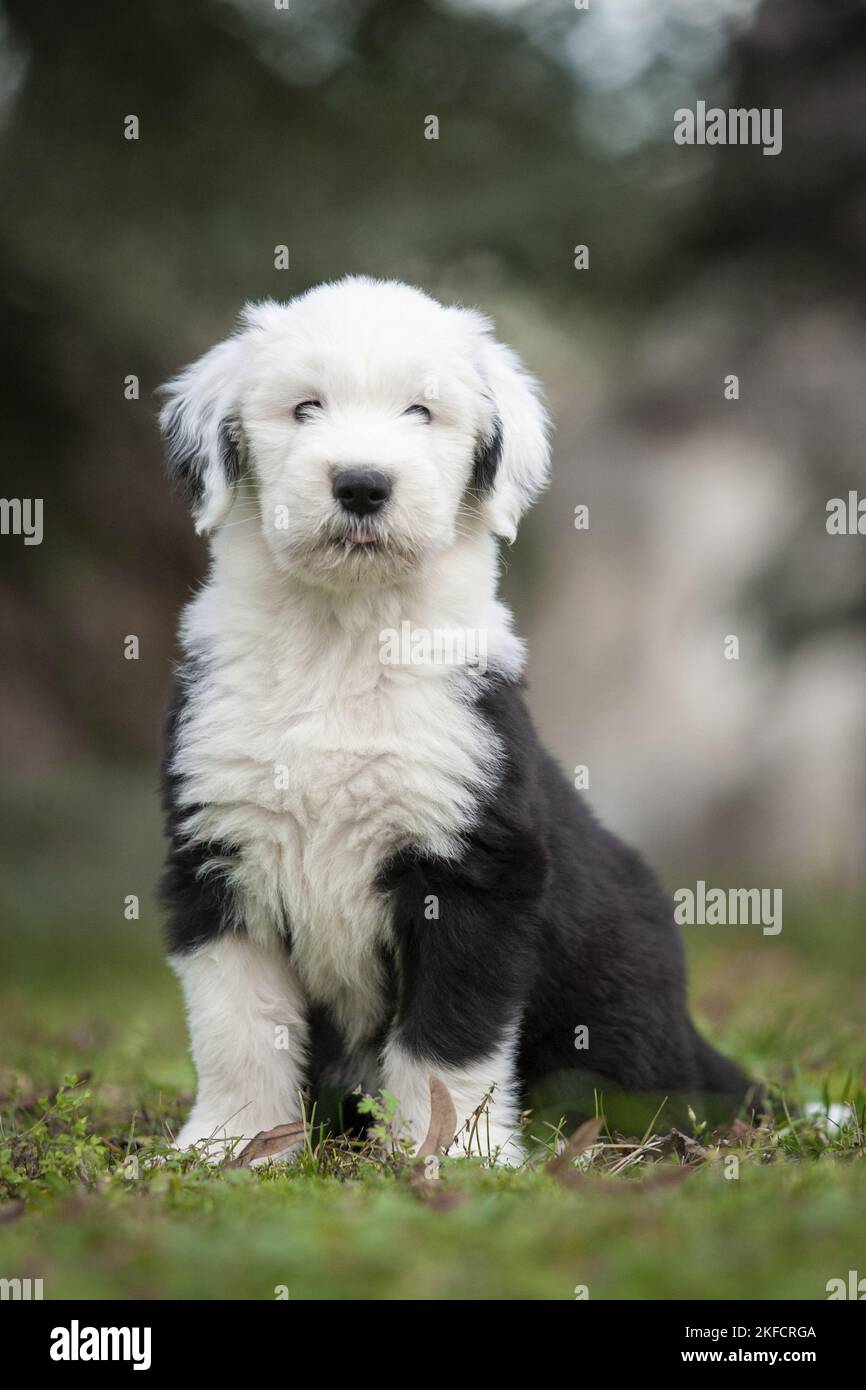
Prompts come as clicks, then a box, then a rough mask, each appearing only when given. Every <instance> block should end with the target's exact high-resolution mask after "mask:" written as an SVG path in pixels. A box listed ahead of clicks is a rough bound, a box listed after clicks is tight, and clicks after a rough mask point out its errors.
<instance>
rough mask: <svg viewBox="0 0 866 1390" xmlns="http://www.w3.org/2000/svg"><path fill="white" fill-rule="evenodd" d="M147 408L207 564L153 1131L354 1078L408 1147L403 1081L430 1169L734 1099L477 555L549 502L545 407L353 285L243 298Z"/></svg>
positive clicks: (375, 284)
mask: <svg viewBox="0 0 866 1390" xmlns="http://www.w3.org/2000/svg"><path fill="white" fill-rule="evenodd" d="M165 392H166V396H167V399H166V404H165V407H164V409H163V411H162V416H161V422H162V426H163V430H164V433H165V438H166V442H167V449H168V458H169V466H170V470H171V473H172V475H173V476H174V477H175V478H176V479H178V480H179V481H180V482H181V484H182V485H183V487H184V489H185V491H186V493H187V495H188V497H189V500H190V502H191V505H192V508H193V512H194V516H195V523H196V529H197V530H198V531H199V532H201V533H206V534H207V535H208V537H209V543H210V551H211V564H210V570H209V574H208V577H207V579H206V581H205V582H204V584H203V585H202V587H201V588H200V589H199V590H198V592H197V593H196V594H195V597H194V598H193V599H192V600H191V602H190V603H189V605H188V606H187V608H186V610H185V612H184V615H183V620H182V624H181V641H182V648H183V658H182V662H181V665H180V668H179V672H178V678H177V682H176V692H175V697H174V700H173V705H172V710H171V714H170V718H169V726H168V739H167V750H166V761H165V797H166V805H167V812H168V830H169V837H170V851H169V858H168V865H167V869H166V874H165V879H164V885H163V888H164V899H165V902H166V905H167V909H168V939H169V947H170V959H171V964H172V966H173V968H174V970H175V971H176V973H177V975H178V977H179V979H180V982H181V985H182V988H183V993H184V996H185V1001H186V1008H187V1013H188V1018H189V1030H190V1036H191V1044H192V1055H193V1059H194V1062H195V1066H196V1069H197V1072H198V1095H197V1098H196V1101H195V1105H194V1106H193V1110H192V1114H191V1115H190V1117H189V1119H188V1121H187V1122H186V1124H185V1125H184V1127H183V1129H182V1131H181V1133H180V1135H179V1138H178V1143H179V1144H180V1145H181V1146H183V1147H186V1146H189V1145H196V1144H204V1145H206V1146H207V1149H208V1152H209V1154H211V1155H212V1154H213V1153H214V1151H217V1152H222V1151H223V1149H224V1146H225V1145H226V1144H227V1143H230V1142H233V1141H235V1140H236V1139H237V1138H238V1137H249V1136H252V1135H254V1134H255V1133H257V1132H258V1131H260V1130H265V1129H269V1128H271V1127H274V1126H276V1125H278V1124H281V1123H285V1122H287V1121H291V1120H296V1119H298V1118H299V1116H300V1115H301V1113H302V1106H309V1104H310V1103H311V1100H312V1099H315V1100H316V1101H317V1105H318V1110H317V1114H318V1116H319V1118H322V1119H327V1120H329V1121H330V1122H331V1123H332V1125H334V1126H336V1125H338V1124H345V1123H346V1122H347V1121H346V1116H347V1114H348V1112H349V1110H350V1109H351V1104H352V1102H351V1099H350V1098H351V1097H352V1096H353V1095H354V1096H357V1095H358V1094H359V1093H361V1092H364V1093H374V1094H375V1093H378V1092H380V1091H386V1092H389V1093H390V1094H391V1095H392V1096H393V1097H394V1098H395V1099H396V1109H395V1111H394V1115H395V1124H396V1125H397V1126H402V1130H403V1132H404V1133H405V1134H406V1135H407V1136H409V1137H410V1138H412V1139H413V1140H414V1141H417V1140H418V1139H419V1138H420V1137H421V1136H423V1135H424V1134H425V1132H426V1130H427V1126H428V1123H429V1120H430V1107H431V1102H430V1078H431V1075H433V1076H437V1077H439V1078H440V1079H441V1080H442V1081H443V1082H444V1083H445V1085H446V1086H447V1087H448V1089H449V1091H450V1093H451V1096H452V1097H453V1100H454V1103H455V1106H456V1110H457V1134H456V1138H455V1142H454V1144H453V1146H452V1151H454V1152H460V1151H465V1150H466V1146H467V1136H468V1134H469V1132H470V1129H469V1127H467V1125H466V1122H467V1120H468V1119H469V1118H470V1117H471V1116H472V1115H473V1113H474V1112H476V1111H477V1110H478V1108H479V1107H484V1109H483V1111H482V1114H483V1118H482V1121H481V1123H480V1124H477V1125H474V1126H472V1127H471V1129H472V1132H473V1133H474V1136H475V1138H474V1143H475V1144H476V1145H478V1146H480V1147H481V1150H482V1152H484V1153H486V1154H489V1156H491V1157H498V1158H499V1160H500V1161H506V1162H508V1161H512V1162H513V1161H515V1160H516V1159H519V1158H520V1156H521V1153H522V1148H521V1139H520V1137H519V1132H518V1131H519V1119H520V1115H521V1111H523V1110H524V1109H530V1110H531V1111H532V1113H533V1114H534V1115H535V1116H536V1118H538V1117H541V1116H544V1115H548V1116H550V1117H551V1118H552V1121H553V1123H556V1121H557V1120H558V1119H559V1118H560V1117H561V1116H566V1117H568V1118H569V1119H578V1118H580V1117H581V1116H585V1115H586V1114H587V1113H589V1114H591V1113H593V1110H594V1108H595V1107H596V1106H597V1105H598V1104H603V1105H604V1107H605V1111H606V1113H607V1114H608V1116H609V1117H610V1114H611V1107H613V1109H614V1110H616V1107H617V1106H619V1107H620V1110H619V1112H617V1113H619V1114H621V1115H622V1116H623V1118H622V1121H621V1122H622V1123H623V1124H624V1125H628V1124H629V1114H630V1112H629V1106H630V1105H633V1103H634V1102H635V1101H636V1100H637V1101H640V1102H642V1103H643V1104H644V1105H645V1107H646V1108H647V1109H650V1108H651V1109H654V1108H655V1107H656V1106H657V1104H658V1103H659V1099H662V1100H663V1099H664V1098H665V1097H668V1098H669V1103H670V1104H673V1103H674V1102H675V1101H676V1100H678V1099H680V1100H681V1099H683V1098H686V1097H688V1098H689V1100H690V1102H691V1103H693V1104H694V1103H695V1097H701V1098H702V1099H703V1100H705V1101H706V1100H707V1098H708V1097H711V1096H715V1097H716V1098H718V1097H721V1098H723V1101H724V1104H725V1105H726V1106H727V1107H728V1108H729V1109H731V1110H734V1109H736V1107H737V1105H738V1103H739V1102H740V1101H741V1100H742V1099H743V1097H744V1096H745V1094H746V1091H747V1083H746V1080H745V1078H744V1077H743V1076H742V1075H741V1073H740V1072H739V1070H738V1069H737V1068H736V1067H735V1066H733V1065H732V1064H730V1063H729V1062H727V1061H725V1060H724V1059H723V1058H722V1057H720V1056H719V1055H717V1054H716V1053H715V1052H714V1051H713V1050H712V1049H711V1048H710V1047H709V1046H708V1045H707V1044H706V1043H705V1042H704V1041H703V1040H702V1039H701V1037H700V1036H699V1035H698V1034H697V1032H696V1031H695V1029H694V1027H693V1025H692V1023H691V1021H690V1019H689V1015H688V1011H687V1007H686V999H685V985H684V972H683V963H682V954H681V947H680V942H679V939H678V935H677V931H676V928H675V926H674V923H673V918H672V909H671V905H670V902H669V901H668V899H667V897H666V896H665V895H664V894H663V893H662V892H661V890H660V889H659V887H658V886H657V883H656V880H655V878H654V877H653V875H652V874H651V872H650V871H649V870H648V869H647V868H646V867H645V865H644V864H643V862H642V861H641V859H640V858H639V857H638V856H637V855H636V854H635V853H633V851H631V850H630V849H628V848H626V847H625V846H624V845H622V844H621V843H620V842H619V841H618V840H617V839H616V838H615V837H614V836H613V835H611V834H610V833H609V832H608V831H607V830H605V829H603V828H602V827H601V826H600V825H598V824H597V822H596V821H595V820H594V819H593V817H592V815H591V813H590V811H589V810H588V809H587V807H586V806H585V805H584V803H583V802H582V800H581V799H580V797H579V796H578V795H577V794H576V793H575V791H574V790H573V789H572V787H571V785H570V784H569V782H568V781H567V780H566V778H565V777H564V775H563V774H562V772H561V771H560V770H559V769H558V767H557V766H556V765H555V764H554V762H553V761H552V759H551V758H550V757H549V756H548V755H547V753H546V752H545V751H544V749H543V748H542V747H541V746H540V744H539V741H538V739H537V737H536V734H535V732H534V729H533V726H532V723H531V721H530V718H529V715H528V713H527V711H526V707H525V704H524V697H523V691H522V678H521V672H522V668H523V661H524V652H523V645H522V643H521V641H520V639H519V638H518V637H516V636H515V634H514V632H513V631H512V623H511V616H510V614H509V613H508V611H507V609H506V608H505V607H504V606H503V604H502V603H501V602H500V600H499V599H498V598H497V593H496V589H497V576H498V568H499V567H498V544H499V538H504V539H505V540H506V541H509V542H511V541H513V540H514V539H515V536H516V534H517V527H518V523H519V521H520V518H521V516H522V514H523V513H524V512H525V510H526V509H527V507H528V506H529V505H530V503H532V502H533V500H534V499H535V498H536V497H537V495H538V494H539V492H540V491H541V490H542V488H543V487H544V484H545V481H546V476H547V468H548V455H549V448H548V437H547V436H548V430H547V419H546V416H545V412H544V408H543V406H542V404H541V402H540V399H539V394H538V389H537V386H536V383H535V382H534V380H533V379H532V377H530V376H529V375H528V374H527V372H526V371H525V370H524V369H523V366H522V365H521V363H520V361H519V359H518V358H517V357H516V356H515V354H514V353H513V352H512V351H511V350H510V349H509V348H507V347H505V346H503V345H502V344H501V343H499V342H497V341H496V339H495V337H494V335H493V331H492V328H491V324H490V323H489V321H488V320H487V319H486V318H484V317H483V315H481V314H480V313H477V312H476V311H474V310H471V309H465V308H454V307H443V306H442V305H441V304H439V303H437V302H436V301H434V300H433V299H431V298H429V297H428V296H427V295H426V294H423V293H421V292H420V291H419V290H416V289H412V288H410V287H408V286H407V285H403V284H399V283H395V282H388V281H377V280H371V279H366V278H349V279H345V280H341V281H340V282H338V283H335V284H327V285H323V286H321V287H319V288H317V289H314V290H311V291H310V292H309V293H306V294H303V295H301V296H299V297H298V298H297V299H294V300H292V301H290V302H289V303H285V304H282V303H275V302H272V301H267V302H265V303H261V304H255V305H252V306H251V307H249V308H247V309H246V310H245V312H244V314H243V317H242V320H241V323H240V326H239V327H238V330H237V331H236V332H235V333H233V334H232V336H231V337H229V338H228V339H227V340H226V341H225V342H223V343H220V344H219V345H218V346H217V347H214V348H213V349H212V350H211V351H210V352H207V353H206V354H205V355H204V356H203V357H202V358H200V360H199V361H197V362H195V363H194V364H193V365H192V366H191V367H189V368H188V369H187V370H186V371H184V372H182V373H181V375H180V376H178V377H176V378H175V379H174V380H173V381H172V382H170V383H169V385H168V386H167V387H166V388H165ZM578 1037H579V1038H580V1039H581V1041H580V1043H579V1045H577V1046H576V1040H577V1039H578ZM344 1107H348V1108H344ZM307 1113H309V1110H307ZM476 1151H477V1150H476Z"/></svg>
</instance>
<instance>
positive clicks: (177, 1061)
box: [0, 778, 866, 1300]
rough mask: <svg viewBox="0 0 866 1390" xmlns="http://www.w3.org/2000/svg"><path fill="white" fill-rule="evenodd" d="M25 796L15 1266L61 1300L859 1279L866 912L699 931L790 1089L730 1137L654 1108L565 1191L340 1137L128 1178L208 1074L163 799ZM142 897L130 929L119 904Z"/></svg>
mask: <svg viewBox="0 0 866 1390" xmlns="http://www.w3.org/2000/svg"><path fill="white" fill-rule="evenodd" d="M15 805H16V811H15V815H14V819H12V818H10V819H9V825H8V827H7V835H6V841H7V844H8V843H9V842H10V837H11V840H12V843H13V849H14V854H13V856H12V858H11V860H10V865H9V868H8V870H7V873H6V875H5V880H4V889H3V894H4V899H3V902H2V904H0V906H2V912H3V918H2V920H3V923H4V931H3V935H2V938H0V951H2V973H0V1057H2V1070H0V1122H2V1130H0V1277H5V1278H14V1277H20V1278H26V1277H30V1278H42V1279H43V1281H44V1289H45V1296H46V1298H64V1297H73V1298H110V1297H121V1298H160V1297H171V1298H249V1299H273V1298H274V1297H276V1296H277V1293H276V1291H277V1290H278V1289H285V1290H286V1291H287V1292H288V1296H289V1297H290V1298H295V1299H303V1298H335V1299H382V1298H399V1299H568V1300H570V1299H573V1298H574V1296H575V1292H574V1291H575V1287H576V1286H578V1285H585V1286H587V1287H588V1290H589V1295H590V1297H591V1298H593V1299H601V1298H731V1299H739V1298H747V1299H763V1298H802V1299H813V1298H823V1297H825V1296H826V1294H825V1286H826V1283H827V1281H828V1280H829V1279H831V1278H836V1277H845V1276H847V1272H848V1270H850V1269H857V1270H859V1271H860V1273H861V1275H862V1274H866V1164H864V1163H863V1161H862V1160H863V1156H864V1153H866V1147H864V1144H863V1142H862V1140H863V1132H862V1124H863V1115H864V1105H866V1095H864V1073H863V1059H864V1053H866V1042H864V1036H863V1021H862V1020H863V1004H862V1001H863V996H864V981H866V934H864V933H863V932H862V930H861V926H860V924H861V922H862V914H861V913H860V912H858V911H855V910H854V908H853V907H852V906H851V905H846V904H844V903H840V902H834V901H832V899H831V898H830V896H829V895H827V898H826V900H825V901H822V900H821V899H820V897H816V899H815V900H814V901H813V902H812V903H811V904H805V903H804V904H802V905H801V907H800V910H799V911H798V912H797V914H796V915H795V914H794V912H793V909H792V908H789V905H788V903H787V902H786V918H785V926H784V930H783V933H782V935H781V936H780V937H777V938H763V937H761V936H760V933H758V934H757V935H755V934H751V935H750V934H749V929H747V928H746V929H743V928H738V929H737V928H734V929H732V928H720V929H708V928H695V929H692V934H690V935H689V936H688V937H687V944H688V947H689V955H690V969H691V983H692V999H693V1005H694V1010H695V1013H696V1015H697V1017H698V1020H699V1022H700V1024H701V1025H702V1027H703V1028H704V1030H705V1031H706V1032H707V1033H709V1034H710V1035H711V1036H712V1038H713V1040H714V1041H715V1042H716V1043H717V1044H718V1045H719V1046H721V1047H723V1048H724V1049H726V1050H727V1051H729V1052H730V1053H732V1054H733V1055H736V1056H738V1057H739V1058H740V1059H741V1060H742V1061H743V1062H744V1064H746V1065H747V1066H748V1067H749V1068H750V1069H752V1071H753V1072H754V1073H755V1074H757V1075H759V1076H760V1077H762V1078H764V1079H766V1080H768V1081H769V1082H770V1083H771V1084H772V1086H773V1088H774V1096H775V1100H774V1118H773V1122H772V1124H768V1125H766V1126H763V1127H762V1128H760V1129H758V1130H756V1131H752V1132H736V1133H733V1134H730V1133H729V1134H727V1135H716V1136H713V1135H711V1134H709V1133H708V1132H707V1131H705V1130H702V1129H701V1117H700V1115H698V1116H696V1117H695V1127H694V1129H693V1132H692V1134H691V1135H689V1136H687V1139H689V1140H691V1141H695V1143H687V1142H686V1141H685V1140H684V1139H682V1138H675V1139H671V1138H670V1137H667V1138H665V1135H666V1130H668V1129H669V1128H670V1127H669V1126H667V1127H666V1126H665V1123H664V1115H663V1114H662V1115H661V1116H660V1117H659V1120H658V1123H657V1125H656V1127H655V1130H656V1133H657V1136H658V1137H654V1136H653V1135H646V1136H644V1135H641V1136H626V1138H628V1139H630V1140H631V1142H630V1144H629V1145H627V1146H626V1147H622V1143H623V1137H622V1136H615V1135H608V1134H605V1133H604V1131H602V1133H601V1134H600V1135H599V1139H598V1142H597V1144H596V1145H595V1147H594V1148H593V1150H592V1154H591V1157H590V1158H589V1159H587V1158H584V1159H582V1160H581V1161H580V1166H579V1168H577V1169H576V1168H574V1167H572V1168H570V1169H568V1168H566V1170H565V1175H564V1178H563V1175H562V1174H560V1175H559V1176H557V1175H556V1174H554V1173H551V1172H549V1171H547V1170H546V1168H545V1160H546V1157H547V1155H545V1154H542V1153H539V1154H538V1155H536V1157H535V1158H534V1159H533V1160H532V1163H531V1165H528V1166H527V1168H526V1169H525V1170H523V1171H507V1170H506V1171H503V1170H499V1169H493V1170H491V1169H490V1168H489V1167H486V1166H484V1165H483V1164H482V1163H481V1162H480V1161H477V1160H470V1161H465V1160H463V1161H461V1160H456V1161H448V1160H445V1161H444V1162H443V1163H442V1166H441V1175H440V1177H439V1179H438V1180H434V1181H430V1182H427V1183H424V1182H421V1181H419V1177H418V1174H417V1171H416V1169H415V1166H414V1165H413V1163H412V1162H411V1161H410V1160H409V1159H407V1158H406V1157H405V1156H403V1155H400V1154H397V1155H393V1154H392V1155H390V1156H386V1157H384V1158H383V1159H382V1160H381V1161H378V1160H377V1159H376V1158H375V1156H374V1152H373V1150H372V1149H371V1148H368V1149H366V1150H365V1151H363V1152H361V1153H357V1154H353V1153H350V1152H349V1151H347V1150H346V1149H345V1148H344V1147H341V1146H339V1145H337V1144H334V1143H330V1144H325V1145H324V1146H322V1147H320V1148H319V1149H318V1150H313V1149H312V1148H309V1149H307V1150H305V1151H304V1152H303V1153H302V1154H301V1155H300V1156H299V1157H298V1158H297V1159H296V1160H295V1161H294V1162H292V1163H290V1164H282V1165H277V1166H273V1167H271V1168H270V1169H264V1170H263V1169H259V1170H256V1171H252V1172H251V1171H249V1170H246V1169H240V1170H211V1169H207V1168H206V1167H205V1166H204V1165H202V1164H201V1163H199V1162H197V1161H195V1160H194V1159H192V1158H190V1157H187V1158H173V1159H171V1160H170V1161H169V1162H168V1163H164V1164H162V1165H160V1166H153V1167H148V1166H147V1165H146V1164H140V1165H139V1168H138V1176H137V1177H136V1176H133V1175H132V1173H133V1169H132V1167H131V1166H130V1164H129V1163H128V1161H127V1156H128V1155H130V1154H138V1155H139V1157H140V1158H144V1157H146V1155H147V1154H148V1153H152V1152H161V1151H164V1150H165V1144H166V1136H167V1135H168V1134H169V1133H170V1132H174V1131H175V1130H176V1128H177V1127H178V1124H179V1122H180V1121H181V1119H182V1117H183V1115H184V1113H185V1111H186V1108H187V1107H188V1105H189V1102H190V1100H191V1096H192V1091H193V1087H194V1075H193V1072H192V1068H191V1065H190V1062H189V1058H188V1055H187V1050H186V1040H185V1034H184V1023H183V1017H182V1011H181V1006H180V999H179V996H178V992H177V987H176V984H175V982H174V979H173V977H172V976H171V974H170V973H169V972H168V970H167V969H166V967H165V966H164V964H163V961H162V955H161V949H160V942H159V930H158V921H157V916H156V913H155V910H154V907H153V903H152V899H151V896H150V893H149V892H148V890H149V889H150V888H151V886H152V883H153V881H154V878H155V875H156V871H157V867H158V861H159V854H160V848H159V826H158V820H157V818H156V816H155V814H154V809H153V802H152V798H151V797H150V796H149V795H148V794H147V793H146V791H142V788H141V785H140V781H139V780H138V779H136V778H129V779H124V778H118V779H114V780H111V781H108V782H105V781H102V782H100V784H99V786H98V787H95V788H94V787H93V786H92V785H91V784H81V785H70V786H62V785H61V786H55V787H52V789H51V792H50V797H49V798H46V801H45V803H43V802H42V800H41V799H40V800H36V799H35V798H34V799H33V800H28V799H27V797H26V796H25V797H24V799H23V800H22V797H21V794H20V791H19V792H18V793H16V798H15ZM97 807H98V808H100V809H99V810H98V811H97V810H96V809H95V808H97ZM88 808H91V809H88ZM106 809H107V814H106ZM143 828H144V829H143ZM129 893H138V894H140V896H141V902H142V910H141V917H140V919H139V920H138V921H127V920H126V919H125V918H124V916H123V900H124V897H125V896H126V895H127V894H129ZM84 1073H88V1074H89V1079H88V1080H87V1081H86V1082H85V1083H82V1084H78V1085H70V1086H69V1087H67V1088H66V1089H63V1088H62V1087H61V1090H60V1092H59V1094H56V1088H57V1087H58V1086H59V1085H61V1083H62V1082H63V1078H64V1077H65V1076H68V1075H69V1074H76V1075H78V1076H81V1075H83V1074H84ZM842 1100H850V1101H851V1102H853V1104H854V1107H855V1112H854V1113H855V1115H857V1116H858V1117H859V1123H852V1124H851V1125H850V1126H849V1127H847V1128H846V1129H845V1130H844V1131H839V1130H838V1129H836V1128H834V1126H833V1125H829V1126H827V1125H826V1124H822V1122H821V1120H820V1118H816V1117H814V1116H811V1117H806V1116H805V1115H804V1113H803V1109H802V1107H803V1105H804V1104H806V1103H809V1102H813V1103H814V1102H822V1103H824V1104H827V1103H829V1102H831V1101H835V1102H838V1101H842ZM640 1140H644V1141H645V1142H643V1143H640V1142H639V1141H640ZM551 1152H553V1145H552V1144H551ZM731 1157H735V1158H737V1159H738V1161H739V1175H738V1176H737V1177H736V1178H730V1177H728V1176H726V1173H727V1172H729V1171H730V1169H731V1163H730V1159H731ZM624 1159H627V1160H628V1162H629V1166H627V1167H625V1168H621V1165H622V1163H623V1160H624ZM618 1167H620V1168H621V1171H615V1170H616V1169H617V1168H618ZM679 1179H681V1180H679Z"/></svg>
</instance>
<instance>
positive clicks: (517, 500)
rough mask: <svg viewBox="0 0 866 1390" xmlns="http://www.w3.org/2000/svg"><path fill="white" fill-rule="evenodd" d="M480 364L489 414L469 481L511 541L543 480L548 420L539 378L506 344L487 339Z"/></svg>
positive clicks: (495, 530) (495, 527)
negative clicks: (532, 374)
mask: <svg viewBox="0 0 866 1390" xmlns="http://www.w3.org/2000/svg"><path fill="white" fill-rule="evenodd" d="M480 369H481V374H482V376H483V377H484V380H485V381H486V383H487V389H488V393H489V396H490V400H491V407H492V416H491V422H490V425H489V427H488V429H487V431H486V433H485V435H484V436H483V438H482V439H480V440H479V442H478V446H477V448H476V450H475V471H474V479H473V482H474V486H475V488H476V490H477V491H478V493H479V494H480V495H481V496H482V498H483V499H484V510H485V513H486V515H487V518H488V521H489V524H490V529H491V531H493V533H494V535H497V536H502V537H503V539H504V540H507V541H509V542H510V541H513V540H514V539H515V537H516V536H517V524H518V522H519V521H520V518H521V517H522V516H523V513H524V512H525V511H526V510H527V508H528V507H530V506H531V505H532V503H533V502H534V501H535V499H536V497H537V496H538V494H539V493H540V492H541V491H542V489H543V488H544V487H545V485H546V483H547V477H548V466H549V463H550V444H549V441H548V430H549V422H548V418H547V412H546V411H545V409H544V406H543V405H542V403H541V399H540V396H539V387H538V383H537V382H536V380H535V378H534V377H532V376H530V375H529V373H528V372H527V371H526V370H525V368H524V366H523V363H522V362H521V361H520V358H519V357H518V356H517V354H516V353H514V352H512V351H511V349H510V348H508V347H505V346H504V345H503V344H502V343H497V342H495V341H493V340H489V339H488V340H487V341H486V342H485V344H484V348H483V352H482V356H481V362H480Z"/></svg>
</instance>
